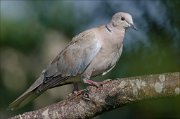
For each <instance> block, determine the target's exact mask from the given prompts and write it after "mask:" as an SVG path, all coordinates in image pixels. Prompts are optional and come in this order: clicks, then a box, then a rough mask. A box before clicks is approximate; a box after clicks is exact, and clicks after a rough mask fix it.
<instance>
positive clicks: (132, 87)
mask: <svg viewBox="0 0 180 119" xmlns="http://www.w3.org/2000/svg"><path fill="white" fill-rule="evenodd" d="M104 83H105V84H104V85H103V86H102V87H101V88H96V87H93V86H89V87H87V89H86V91H85V93H83V94H81V95H79V96H71V97H69V98H68V99H65V100H63V101H60V102H58V103H56V104H53V105H50V106H47V107H45V108H42V109H39V110H35V111H31V112H26V113H24V114H20V115H17V116H14V117H12V118H11V119H33V118H36V119H42V118H44V119H49V118H50V119H55V118H58V119H79V118H82V119H84V118H92V117H94V116H96V115H98V114H101V113H103V112H104V111H109V110H113V109H115V108H119V107H122V106H123V105H126V104H129V103H132V102H137V101H141V100H145V99H151V98H160V97H169V96H171V97H172V96H177V95H179V94H180V72H174V73H164V74H155V75H146V76H137V77H130V78H121V79H117V80H110V81H108V80H106V81H104ZM87 94H88V95H87Z"/></svg>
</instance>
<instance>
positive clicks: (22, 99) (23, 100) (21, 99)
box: [8, 92, 40, 110]
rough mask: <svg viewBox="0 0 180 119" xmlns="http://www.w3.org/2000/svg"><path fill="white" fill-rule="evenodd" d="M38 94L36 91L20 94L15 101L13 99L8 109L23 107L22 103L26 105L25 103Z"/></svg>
mask: <svg viewBox="0 0 180 119" xmlns="http://www.w3.org/2000/svg"><path fill="white" fill-rule="evenodd" d="M39 95H40V94H37V93H36V92H28V93H26V94H24V95H22V96H20V97H19V98H17V99H16V100H15V101H13V102H12V103H11V104H10V105H9V107H8V109H10V110H16V109H19V108H21V107H23V106H24V105H26V104H27V103H29V102H30V101H32V100H33V99H35V98H36V97H38V96H39Z"/></svg>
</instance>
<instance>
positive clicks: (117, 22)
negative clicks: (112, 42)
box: [111, 12, 137, 30]
mask: <svg viewBox="0 0 180 119" xmlns="http://www.w3.org/2000/svg"><path fill="white" fill-rule="evenodd" d="M111 22H112V25H113V26H114V27H116V28H118V29H127V28H129V27H131V28H133V29H135V30H137V28H136V27H135V26H134V23H133V19H132V16H131V15H130V14H129V13H125V12H118V13H116V14H114V15H113V17H112V21H111Z"/></svg>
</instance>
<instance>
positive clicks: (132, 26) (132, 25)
mask: <svg viewBox="0 0 180 119" xmlns="http://www.w3.org/2000/svg"><path fill="white" fill-rule="evenodd" d="M130 25H131V28H133V29H134V30H136V31H137V28H136V26H134V24H132V23H130Z"/></svg>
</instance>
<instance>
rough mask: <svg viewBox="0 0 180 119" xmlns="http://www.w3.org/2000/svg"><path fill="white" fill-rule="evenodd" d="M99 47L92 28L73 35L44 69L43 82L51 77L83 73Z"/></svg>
mask: <svg viewBox="0 0 180 119" xmlns="http://www.w3.org/2000/svg"><path fill="white" fill-rule="evenodd" d="M100 48H101V43H100V41H99V40H98V37H97V35H96V34H95V33H94V31H93V30H88V31H85V32H82V33H80V34H79V35H77V36H75V37H74V38H73V39H72V41H71V42H70V43H69V45H68V46H67V47H66V48H65V49H64V50H63V51H62V52H61V53H60V54H59V55H58V56H57V57H56V58H55V59H54V60H53V61H52V62H51V64H50V65H49V66H48V67H47V69H46V71H45V75H44V76H45V79H44V82H48V81H50V80H53V79H54V78H53V77H58V76H60V77H61V78H59V79H58V80H61V79H62V81H63V80H64V77H69V76H76V75H78V74H81V73H83V71H84V70H85V69H86V68H87V66H88V65H89V64H90V63H91V61H92V60H93V58H94V57H95V56H96V55H97V53H98V52H99V50H100ZM58 82H59V81H58Z"/></svg>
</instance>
